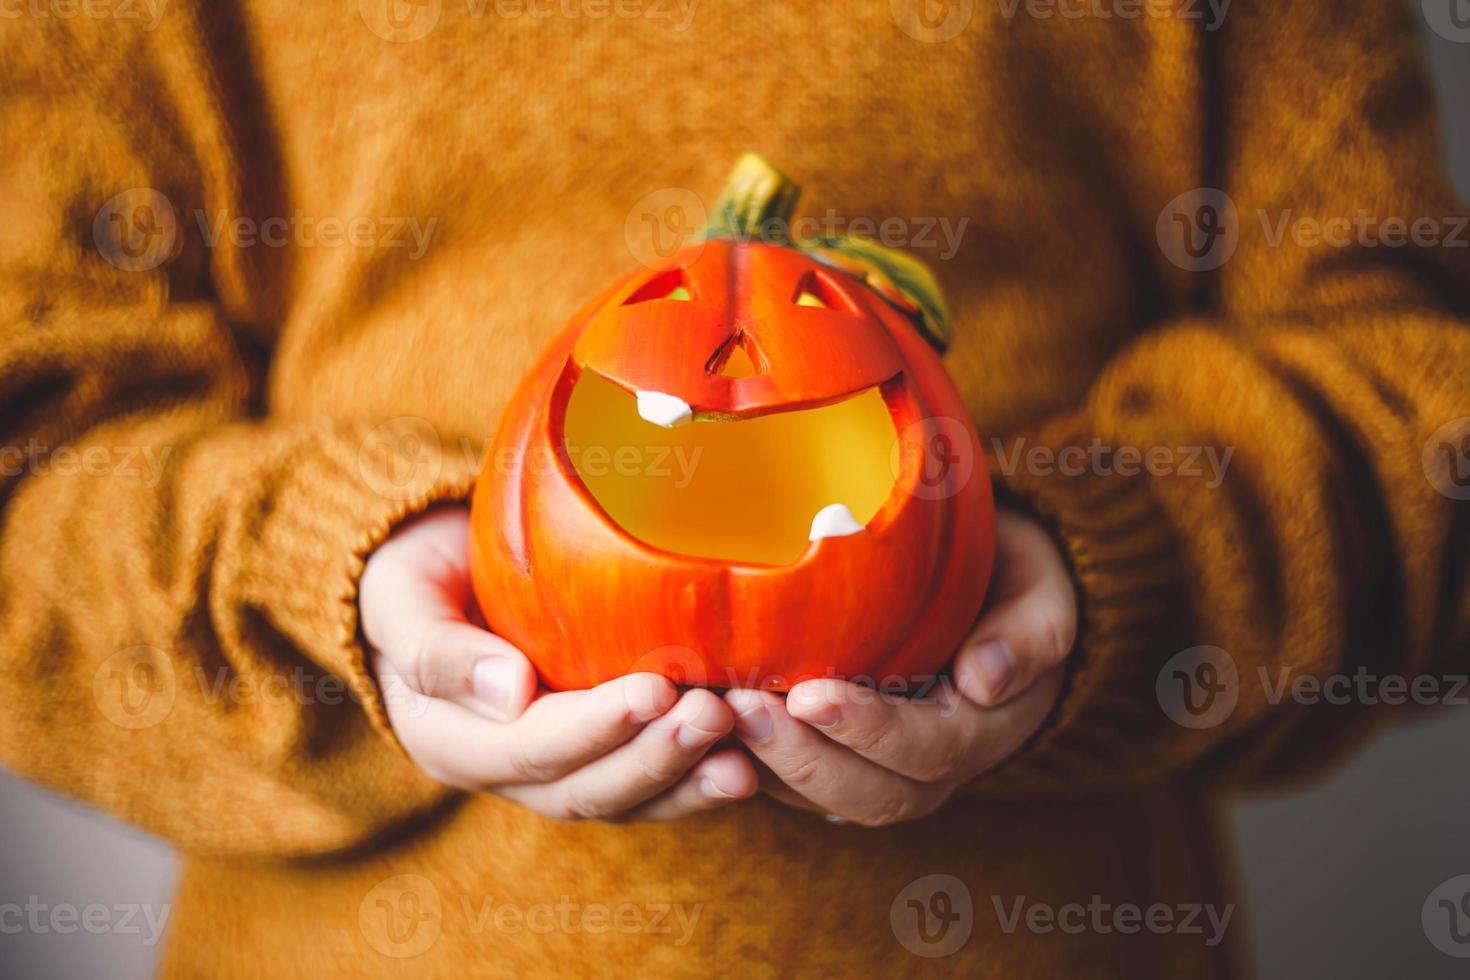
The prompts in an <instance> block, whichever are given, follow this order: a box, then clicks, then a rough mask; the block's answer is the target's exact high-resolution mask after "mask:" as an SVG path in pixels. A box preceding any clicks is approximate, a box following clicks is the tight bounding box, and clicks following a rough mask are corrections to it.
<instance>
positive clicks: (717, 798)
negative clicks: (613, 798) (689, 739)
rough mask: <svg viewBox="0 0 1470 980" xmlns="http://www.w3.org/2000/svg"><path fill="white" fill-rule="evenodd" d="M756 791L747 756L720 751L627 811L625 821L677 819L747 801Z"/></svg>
mask: <svg viewBox="0 0 1470 980" xmlns="http://www.w3.org/2000/svg"><path fill="white" fill-rule="evenodd" d="M759 788H760V780H759V779H758V778H757V776H756V773H755V765H754V763H752V762H751V761H750V757H749V756H747V755H746V754H745V753H744V752H742V751H741V750H739V749H720V750H717V751H714V752H711V753H710V754H709V755H707V756H705V757H704V758H703V759H700V760H699V762H697V763H696V764H695V766H694V768H693V769H690V770H689V773H688V775H686V776H685V777H684V778H683V779H681V780H679V782H678V783H677V784H676V785H675V786H674V788H673V789H671V790H669V791H668V792H666V793H663V794H661V795H660V796H657V797H654V798H653V799H652V800H649V801H648V802H647V803H645V804H643V805H642V806H640V807H635V808H634V809H632V810H630V811H629V812H628V815H627V819H628V820H630V821H644V820H678V819H680V818H681V817H687V816H691V815H693V814H696V813H704V812H705V811H707V810H717V809H719V808H720V807H724V806H729V805H730V804H731V803H735V802H738V801H740V800H744V799H748V798H749V797H751V796H753V795H754V794H755V792H756V790H757V789H759Z"/></svg>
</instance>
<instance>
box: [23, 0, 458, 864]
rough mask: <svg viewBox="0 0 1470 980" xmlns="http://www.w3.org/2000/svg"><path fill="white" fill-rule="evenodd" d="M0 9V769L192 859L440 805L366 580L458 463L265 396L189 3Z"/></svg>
mask: <svg viewBox="0 0 1470 980" xmlns="http://www.w3.org/2000/svg"><path fill="white" fill-rule="evenodd" d="M0 23H3V31H4V33H5V36H4V38H3V40H0V49H3V50H4V51H5V52H6V58H5V60H4V61H3V62H0V131H3V132H6V133H8V134H9V135H10V137H11V139H9V140H7V145H8V146H9V147H11V148H12V149H13V150H15V151H16V152H7V153H6V154H5V158H6V159H5V163H4V164H3V167H0V174H3V176H0V199H3V200H4V201H6V202H7V206H8V207H9V208H10V210H9V212H8V213H7V216H6V220H5V222H4V224H5V227H4V229H3V231H0V318H3V320H0V322H3V326H0V453H3V458H0V464H3V465H0V656H3V658H4V663H3V669H0V759H3V761H4V763H5V764H6V765H7V766H8V767H10V768H12V769H14V770H15V771H17V772H18V773H20V774H22V775H24V776H26V777H28V778H30V779H33V780H36V781H38V782H41V783H43V784H46V785H48V786H50V787H53V788H55V789H57V790H59V791H61V792H63V793H66V794H68V795H71V796H75V797H78V798H80V799H82V800H84V801H87V802H89V803H92V804H94V805H96V806H99V807H102V808H104V809H106V810H108V811H111V812H113V813H115V814H117V815H119V816H121V817H122V818H124V819H126V820H129V821H131V822H134V823H136V824H138V825H140V826H142V827H143V828H145V829H147V830H149V831H152V832H154V833H157V834H160V835H162V836H164V837H166V838H168V839H170V840H172V841H174V842H176V843H178V844H179V845H181V846H182V847H185V848H189V849H195V850H199V851H205V852H213V853H231V854H301V853H311V852H320V851H326V850H331V849H338V848H344V847H350V846H353V845H355V844H358V843H360V842H362V841H364V840H366V839H369V838H371V837H373V836H374V835H377V834H379V833H382V832H384V831H385V830H387V829H389V828H391V827H393V826H395V825H396V824H399V823H401V822H403V821H405V820H407V819H409V818H411V817H413V816H415V815H417V814H419V813H421V812H422V811H424V810H426V809H427V808H430V807H432V806H433V805H434V804H435V803H436V802H438V801H439V800H440V799H441V798H442V791H441V790H440V789H439V788H438V787H437V786H435V785H434V784H432V783H430V782H429V781H428V780H427V779H426V778H425V777H423V776H421V775H420V774H419V773H418V771H417V770H416V769H415V768H414V767H413V766H412V764H411V763H410V762H409V761H408V760H407V759H406V758H405V757H404V756H403V755H402V753H401V752H400V751H399V750H398V749H397V747H396V745H395V744H394V743H393V742H392V741H391V738H389V737H386V726H385V722H384V721H383V716H382V709H381V705H380V704H379V700H378V698H379V695H378V694H377V693H376V690H375V687H374V684H373V682H372V680H371V678H370V677H369V676H368V673H367V671H366V668H365V665H364V658H363V651H362V648H361V646H360V643H359V640H358V635H357V623H356V601H355V595H356V587H357V580H358V576H359V573H360V571H361V568H362V563H363V559H364V556H365V555H366V554H367V553H368V552H369V551H370V550H371V549H372V548H373V547H374V545H375V544H376V543H377V542H378V541H380V540H381V539H382V538H383V537H384V536H385V535H386V534H387V533H388V532H389V530H390V529H391V527H392V526H393V525H394V524H395V522H397V521H399V520H401V519H403V518H405V517H406V516H407V515H409V514H412V513H414V512H415V511H418V510H422V509H423V508H425V507H427V506H429V505H430V504H431V503H433V502H434V501H437V500H441V499H449V498H456V497H461V496H463V495H464V494H465V492H466V491H467V489H468V486H469V483H470V479H471V474H470V473H469V472H468V467H467V466H466V465H465V464H464V462H463V461H461V460H456V459H455V458H454V457H453V454H434V453H433V449H434V446H433V445H432V444H431V443H430V442H426V441H424V439H422V438H420V437H422V436H424V435H425V434H424V433H423V432H420V431H417V430H416V428H415V426H414V424H413V423H405V424H404V425H402V426H400V425H397V424H393V423H390V424H386V425H383V426H376V427H375V426H372V425H370V424H363V425H361V426H354V425H351V424H343V423H340V422H329V421H321V422H316V421H310V420H292V421H282V420H273V419H271V418H269V416H268V414H267V413H266V412H265V411H264V410H263V408H262V401H263V396H262V391H261V389H262V379H263V377H264V370H263V364H264V363H265V362H266V361H267V360H268V358H269V353H268V351H269V342H268V341H267V340H265V339H263V338H264V337H265V334H264V333H257V332H256V329H255V328H254V327H252V326H251V324H252V323H254V322H258V321H259V320H261V319H264V318H265V317H267V316H268V311H267V310H266V306H265V304H267V303H268V302H269V297H268V296H264V295H263V293H262V292H261V291H259V290H257V288H256V283H257V281H258V280H257V279H256V277H255V275H254V273H253V271H252V270H251V269H250V268H249V267H248V266H247V264H246V262H245V259H244V258H243V257H242V256H241V255H240V254H239V253H238V251H237V252H233V253H232V252H230V251H228V250H226V249H216V250H210V249H207V248H205V246H204V244H203V242H202V241H201V236H200V234H199V233H198V231H197V229H196V228H194V227H193V226H192V223H191V222H190V221H189V220H188V219H187V217H186V216H187V215H188V213H189V212H190V210H191V209H195V208H204V207H208V208H209V210H210V212H211V213H226V214H234V213H240V209H241V208H243V207H244V206H245V204H244V203H243V200H242V196H241V191H240V187H241V186H242V184H243V183H244V181H243V180H242V178H241V175H240V174H239V173H238V172H237V171H236V170H235V168H234V164H233V163H232V161H233V159H234V154H233V152H232V150H231V147H230V141H231V137H230V136H229V135H228V134H227V133H226V131H225V129H224V127H223V126H222V124H221V123H220V119H221V118H222V117H223V115H224V114H223V113H222V112H221V110H220V106H219V105H218V100H219V94H218V91H217V89H216V87H215V86H213V85H212V84H211V82H210V77H211V76H210V72H209V69H208V68H207V66H205V65H204V64H203V61H202V57H201V55H200V52H201V51H202V50H203V49H204V47H205V44H204V42H203V40H202V39H201V38H200V37H199V35H198V33H197V31H196V29H195V27H194V25H193V24H192V22H191V21H190V13H189V11H188V10H187V9H179V10H177V11H172V12H171V14H170V16H169V17H168V18H165V19H164V22H163V23H161V24H160V25H159V28H158V31H157V33H156V34H154V35H152V36H148V35H145V34H144V33H143V32H142V31H141V30H136V29H134V28H131V27H126V26H118V25H115V24H113V23H110V22H109V23H106V24H101V23H92V22H90V21H89V19H88V18H75V19H72V20H70V21H66V22H62V21H59V20H58V19H57V18H49V19H40V18H7V19H5V20H4V21H3V22H0ZM130 32H131V33H130ZM104 33H106V35H107V36H106V39H105V40H104V39H103V37H102V35H103V34H104ZM430 435H431V434H430Z"/></svg>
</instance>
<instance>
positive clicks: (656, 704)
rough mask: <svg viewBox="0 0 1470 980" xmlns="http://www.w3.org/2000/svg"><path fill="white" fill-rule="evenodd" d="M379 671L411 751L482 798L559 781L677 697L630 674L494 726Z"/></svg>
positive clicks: (651, 678) (383, 662) (543, 701)
mask: <svg viewBox="0 0 1470 980" xmlns="http://www.w3.org/2000/svg"><path fill="white" fill-rule="evenodd" d="M378 670H379V678H380V684H381V686H382V688H383V692H384V700H385V703H386V705H387V708H388V717H389V721H390V722H391V723H392V725H393V730H394V732H395V733H396V734H397V735H398V740H399V742H401V743H402V744H403V747H404V749H405V750H407V751H408V753H409V755H410V756H412V757H413V759H414V761H415V762H417V763H418V764H419V767H420V768H422V769H423V770H424V771H426V772H428V773H430V774H431V775H433V776H435V778H437V779H439V780H440V781H441V782H446V783H449V784H450V785H453V786H458V787H460V788H462V789H471V790H476V791H483V790H487V789H490V788H493V787H497V786H501V785H505V784H520V783H543V782H551V781H552V780H555V779H559V778H561V777H562V776H564V775H566V774H567V773H568V772H570V771H572V770H573V769H577V768H580V767H581V766H583V765H586V764H587V763H588V762H591V761H592V760H593V759H596V758H598V757H600V756H602V755H605V754H606V753H608V752H610V751H612V750H613V749H615V748H617V747H618V746H620V745H622V744H623V743H625V742H627V741H628V740H629V739H631V738H633V737H634V736H635V735H637V734H638V733H639V732H640V731H641V730H642V729H643V727H644V726H645V725H646V724H647V723H648V722H650V721H652V720H653V719H655V718H657V717H659V716H661V715H663V714H664V713H665V712H667V711H668V710H669V709H670V708H671V707H673V705H674V702H675V700H676V698H677V694H676V692H675V690H674V685H673V684H672V683H671V682H670V681H669V680H667V679H666V678H663V677H660V676H658V675H657V674H629V675H628V676H626V677H619V678H617V679H616V680H611V681H608V682H606V683H605V684H600V685H598V686H597V687H595V688H593V689H591V690H589V691H564V692H559V693H555V694H546V695H543V696H542V697H539V698H537V699H536V700H535V701H534V702H532V704H531V706H530V707H529V708H527V709H526V711H525V713H524V714H523V715H521V717H520V718H517V719H516V720H515V721H513V722H494V721H490V720H488V719H486V718H483V717H481V716H479V715H477V714H475V713H474V712H472V711H470V710H468V709H466V708H463V707H461V706H460V705H457V704H453V703H451V702H448V701H443V700H440V699H437V698H429V697H425V696H424V695H422V694H419V693H418V692H417V691H415V690H413V688H412V686H411V685H410V684H408V683H407V681H406V680H405V679H404V678H403V677H402V675H401V674H400V673H399V672H398V670H397V668H396V667H394V666H393V664H392V663H391V662H390V661H389V660H388V659H387V658H386V657H379V658H378Z"/></svg>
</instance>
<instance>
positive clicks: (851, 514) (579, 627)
mask: <svg viewBox="0 0 1470 980" xmlns="http://www.w3.org/2000/svg"><path fill="white" fill-rule="evenodd" d="M472 520H473V536H474V539H473V547H472V559H473V571H474V581H475V591H476V594H477V596H478V598H479V601H480V604H481V607H482V609H483V611H484V613H485V616H486V620H487V622H488V623H489V624H490V627H491V628H492V629H493V630H494V631H495V632H497V633H499V634H501V635H503V636H505V637H506V638H507V639H508V640H510V641H511V642H513V643H515V644H516V645H517V646H519V647H520V648H521V649H522V650H524V651H526V653H527V654H528V655H529V656H530V657H531V658H532V660H533V662H534V663H535V664H536V666H537V669H538V671H539V672H540V674H541V677H542V680H543V682H544V683H545V684H546V685H547V686H548V687H551V688H554V689H566V688H582V687H589V686H592V685H595V684H597V683H600V682H602V681H604V680H608V679H611V678H613V677H617V676H620V675H622V674H625V673H629V672H632V671H636V670H652V671H657V672H660V673H664V674H665V675H667V676H670V677H673V678H674V679H676V680H678V681H680V682H681V683H692V684H707V685H710V686H715V687H733V686H740V687H757V686H758V687H765V688H768V689H773V690H784V689H786V688H787V687H789V686H790V685H791V684H794V683H797V682H798V681H800V680H803V679H805V678H808V677H816V676H845V677H865V678H869V679H871V680H873V681H875V682H883V683H888V684H892V683H894V682H895V680H898V681H899V682H900V683H902V684H904V685H908V684H912V683H914V682H915V680H916V679H917V678H919V677H921V676H927V675H931V674H933V673H935V672H937V671H938V670H939V669H940V668H941V667H942V666H943V664H944V663H945V662H946V661H947V660H948V659H949V657H950V655H951V654H952V653H953V652H954V650H955V647H956V646H957V645H958V643H959V642H960V640H961V639H962V638H963V636H964V634H965V632H966V630H967V629H968V628H969V626H970V625H971V624H972V623H973V621H974V619H975V616H976V615H977V613H978V611H979V607H980V603H981V599H982V597H983V595H984V592H985V586H986V582H987V580H988V578H989V573H990V564H991V557H992V552H993V543H994V508H993V503H992V500H991V494H990V485H989V478H988V474H987V472H986V470H985V467H984V464H983V457H982V454H981V450H980V444H979V439H978V437H977V436H976V434H975V431H974V429H973V427H972V426H971V425H970V423H969V421H968V419H967V416H966V413H965V410H964V406H963V404H962V403H961V400H960V398H959V395H958V393H957V392H956V391H955V389H954V386H953V384H952V383H951V381H950V380H949V377H948V375H947V374H946V373H945V372H944V369H943V368H942V366H941V365H940V362H939V358H938V356H937V355H936V354H935V352H934V351H933V349H931V347H930V346H929V345H928V343H927V342H926V341H925V340H924V339H923V337H922V336H921V335H920V333H919V332H918V331H917V330H916V329H915V326H914V324H913V322H912V320H911V319H910V318H909V317H907V316H906V315H905V314H904V313H903V312H900V311H899V310H898V309H896V308H894V306H892V305H890V303H889V302H888V301H887V300H885V299H883V298H881V297H880V296H879V295H878V294H876V293H874V292H873V291H872V290H870V289H869V288H868V287H867V286H866V285H864V284H863V283H861V282H859V281H858V280H857V279H855V278H853V277H852V276H850V275H848V274H847V273H845V272H842V271H838V270H836V269H833V268H831V267H829V266H827V265H824V264H822V263H820V262H818V261H816V260H815V259H813V258H811V257H809V256H808V255H806V254H803V253H802V252H800V251H797V250H796V249H793V248H789V247H784V246H781V245H775V244H766V243H761V242H754V243H733V242H727V241H720V240H711V241H708V242H705V243H703V244H702V245H700V246H696V247H694V248H691V249H689V250H686V251H685V252H684V253H681V254H679V255H676V256H675V257H674V258H673V259H672V261H671V262H670V263H669V264H668V265H667V266H666V267H664V268H661V269H658V270H655V271H651V272H650V271H648V270H643V271H641V272H640V273H638V274H635V275H633V276H630V277H628V278H627V279H625V280H623V281H622V282H620V283H618V284H617V285H615V286H613V287H612V288H611V289H610V290H608V291H607V292H605V293H604V294H603V295H602V296H600V297H598V298H597V299H595V300H594V301H593V302H592V303H591V304H589V305H588V306H587V307H586V308H584V310H583V311H582V312H581V313H579V314H578V315H577V316H576V317H575V318H574V319H573V321H572V323H571V324H570V325H569V326H568V327H567V328H566V330H565V331H564V332H563V333H562V334H561V335H560V336H559V337H558V339H557V340H556V341H555V342H553V344H552V345H551V347H550V348H549V349H548V350H547V351H546V352H545V353H544V354H543V355H542V357H541V359H540V360H539V362H538V363H537V365H536V366H535V368H534V369H533V370H532V371H531V373H530V374H529V375H528V376H527V377H526V379H525V380H524V381H523V382H522V384H521V386H520V388H519V389H518V390H517V392H516V393H515V395H514V397H513V398H512V400H511V402H510V404H509V407H508V408H507V410H506V413H505V416H504V418H503V419H502V423H501V427H500V430H499V433H498V435H497V436H496V439H495V441H494V444H493V447H492V450H491V453H490V454H489V456H488V457H487V461H486V465H485V470H484V472H483V474H482V475H481V478H480V481H479V484H478V486H477V488H476V492H475V499H474V508H473V515H472Z"/></svg>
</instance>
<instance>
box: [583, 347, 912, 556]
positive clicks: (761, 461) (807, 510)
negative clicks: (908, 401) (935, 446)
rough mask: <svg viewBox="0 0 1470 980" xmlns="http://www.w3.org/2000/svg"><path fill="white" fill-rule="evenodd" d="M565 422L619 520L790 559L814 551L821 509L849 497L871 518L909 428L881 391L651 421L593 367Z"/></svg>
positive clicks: (648, 532)
mask: <svg viewBox="0 0 1470 980" xmlns="http://www.w3.org/2000/svg"><path fill="white" fill-rule="evenodd" d="M564 427H565V428H564V433H565V440H566V448H567V452H568V455H569V456H570V458H571V461H572V464H573V466H574V467H575V468H576V471H577V474H578V475H579V476H580V477H581V478H582V482H583V483H584V484H585V485H586V486H587V488H588V489H589V490H590V491H591V492H592V496H593V497H595V498H596V499H597V502H598V503H599V504H601V505H602V507H603V509H604V510H606V511H607V512H608V514H609V515H610V516H611V517H612V519H613V520H614V521H616V522H617V523H618V524H619V526H621V527H622V528H623V530H625V531H627V532H628V533H629V534H631V535H632V536H633V537H635V538H637V539H639V540H640V541H643V542H644V543H646V544H650V545H653V546H655V547H658V548H662V549H664V550H666V551H673V552H677V553H679V554H685V555H697V556H701V557H706V558H719V559H725V560H728V561H740V562H756V563H762V564H771V565H778V564H785V563H787V562H790V561H792V560H794V559H795V558H797V557H798V556H799V555H800V554H801V553H802V552H803V551H804V550H805V549H806V547H807V539H808V534H809V533H810V530H811V524H812V517H813V516H814V515H815V514H816V513H817V511H819V510H821V509H822V508H823V507H825V506H827V505H829V504H835V503H841V504H846V505H847V508H848V509H849V510H851V511H852V514H853V516H854V517H855V518H857V520H858V522H859V523H861V524H864V525H866V524H867V523H868V521H870V520H872V518H873V515H874V514H876V513H877V512H878V508H879V507H881V506H882V505H883V501H884V500H886V499H887V497H888V494H889V491H890V490H892V488H893V482H894V474H893V470H892V468H891V464H890V455H891V453H892V451H893V444H894V441H895V439H896V438H897V436H896V433H895V430H894V427H893V419H892V417H891V416H890V415H889V412H888V406H887V405H886V404H885V403H884V401H883V396H882V394H881V393H880V392H879V391H878V389H877V388H870V389H868V390H866V391H863V392H861V393H859V394H857V395H854V396H853V397H851V398H848V399H845V400H843V401H840V402H837V403H835V404H832V405H827V406H824V407H821V408H813V409H808V410H804V411H790V412H777V413H775V414H770V415H762V416H758V417H755V418H749V419H734V420H730V419H717V420H701V419H699V418H697V417H696V419H695V421H693V422H689V423H687V424H684V425H680V426H676V427H674V428H672V429H666V428H663V427H661V426H657V425H654V424H652V423H650V422H647V421H645V420H643V419H642V418H640V417H639V415H638V411H637V407H636V403H635V401H634V397H633V395H632V394H630V393H629V392H627V391H624V390H623V389H622V388H619V387H618V386H617V385H615V384H613V383H612V382H610V381H608V380H606V379H605V378H602V377H600V376H598V375H596V374H594V373H592V372H584V373H583V374H582V376H581V377H580V378H579V379H578V380H577V383H576V385H575V387H573V389H572V393H571V395H570V397H569V398H568V400H567V408H566V417H565V421H564ZM859 533H866V532H859Z"/></svg>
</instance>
